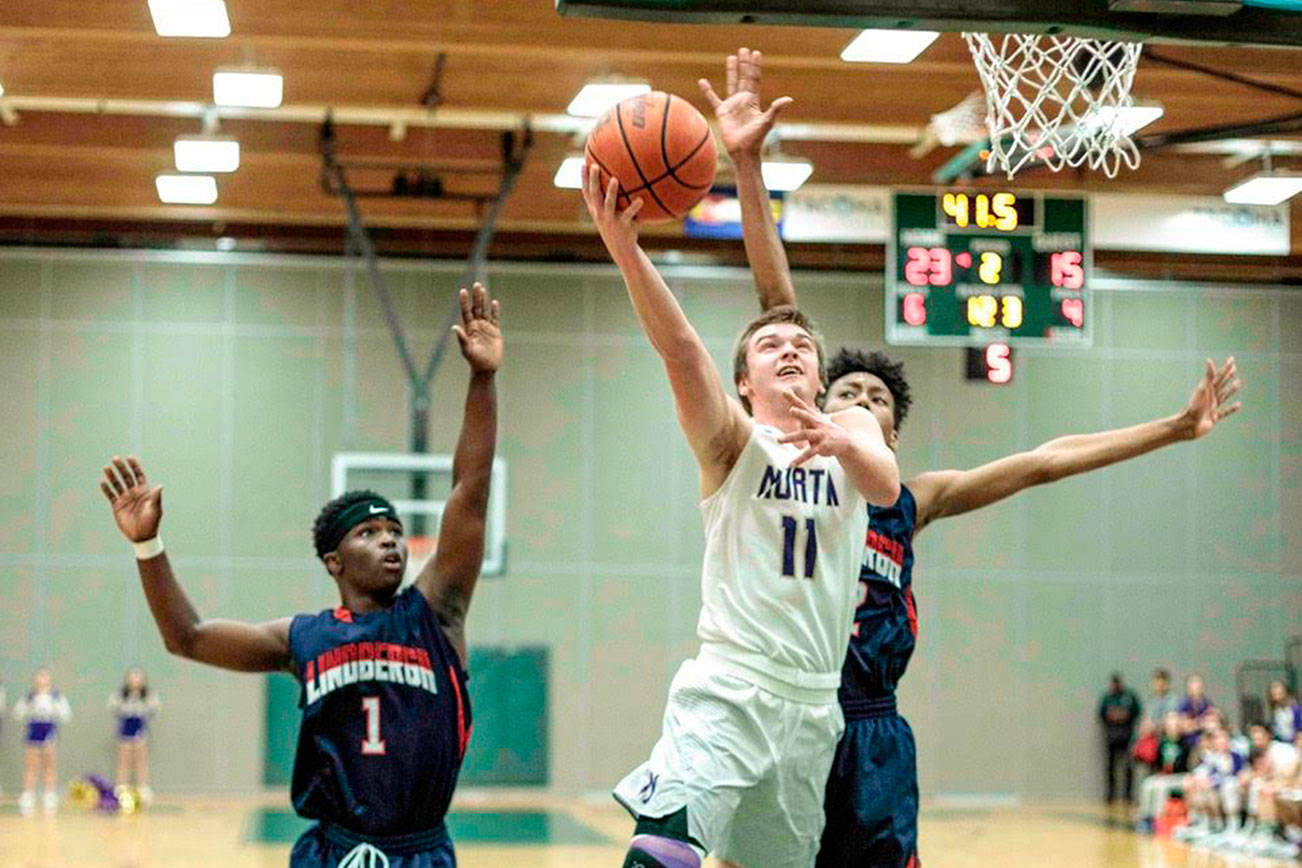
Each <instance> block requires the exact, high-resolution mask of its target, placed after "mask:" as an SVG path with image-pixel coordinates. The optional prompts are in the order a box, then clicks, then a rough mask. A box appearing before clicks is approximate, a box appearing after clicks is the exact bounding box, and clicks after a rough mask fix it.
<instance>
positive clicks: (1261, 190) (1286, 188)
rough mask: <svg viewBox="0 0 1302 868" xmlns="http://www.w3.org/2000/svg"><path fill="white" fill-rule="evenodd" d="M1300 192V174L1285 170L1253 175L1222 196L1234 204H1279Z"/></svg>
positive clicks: (1301, 187)
mask: <svg viewBox="0 0 1302 868" xmlns="http://www.w3.org/2000/svg"><path fill="white" fill-rule="evenodd" d="M1298 193H1302V175H1295V174H1289V173H1285V172H1274V173H1265V174H1261V175H1255V176H1253V177H1251V178H1249V179H1248V180H1246V181H1243V182H1241V183H1239V184H1235V185H1234V186H1233V187H1231V188H1230V189H1228V190H1226V191H1225V192H1224V193H1223V194H1222V196H1223V197H1224V198H1225V201H1226V202H1230V203H1232V204H1234V205H1279V204H1280V203H1282V202H1287V201H1288V200H1289V199H1292V198H1293V197H1294V196H1296V195H1297V194H1298Z"/></svg>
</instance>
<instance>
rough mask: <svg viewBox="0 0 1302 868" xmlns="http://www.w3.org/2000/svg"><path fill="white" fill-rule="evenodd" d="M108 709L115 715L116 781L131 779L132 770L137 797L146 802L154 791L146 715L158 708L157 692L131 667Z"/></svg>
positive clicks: (111, 695)
mask: <svg viewBox="0 0 1302 868" xmlns="http://www.w3.org/2000/svg"><path fill="white" fill-rule="evenodd" d="M108 707H109V711H111V712H113V715H114V716H115V717H116V718H117V722H118V725H117V734H118V774H117V779H116V783H117V784H119V785H122V784H130V783H132V780H131V775H132V771H133V770H134V772H135V785H136V790H137V791H138V792H139V793H140V801H141V802H142V803H144V804H149V802H151V801H152V800H153V797H154V793H153V791H152V790H151V789H150V788H149V744H148V741H147V738H146V736H147V735H148V732H149V719H150V718H151V717H153V716H154V714H155V713H157V711H158V694H157V693H154V692H153V691H151V690H150V689H149V682H148V681H147V680H146V678H145V673H144V671H143V670H141V669H138V668H132V669H128V670H127V674H126V675H125V676H123V679H122V687H121V688H119V689H118V690H115V691H113V693H112V694H110V695H109V700H108Z"/></svg>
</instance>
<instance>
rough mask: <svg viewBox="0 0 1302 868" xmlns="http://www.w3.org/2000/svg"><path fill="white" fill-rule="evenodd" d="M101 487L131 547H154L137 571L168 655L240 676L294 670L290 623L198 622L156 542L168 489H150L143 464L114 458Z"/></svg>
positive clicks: (142, 555) (141, 555)
mask: <svg viewBox="0 0 1302 868" xmlns="http://www.w3.org/2000/svg"><path fill="white" fill-rule="evenodd" d="M99 487H100V490H101V491H103V492H104V496H105V497H106V498H108V502H109V504H110V505H111V506H112V507H113V519H114V520H115V521H116V522H117V525H118V530H120V531H122V535H123V536H125V537H126V538H127V539H128V540H130V541H131V542H132V543H145V544H146V545H147V546H149V548H147V549H145V550H139V549H138V554H137V560H136V568H137V569H138V570H139V571H140V583H141V585H142V586H143V587H144V590H145V599H146V600H147V601H148V602H149V611H150V612H151V613H153V616H154V622H155V623H157V624H158V632H159V633H160V634H162V637H163V645H164V646H166V648H167V650H168V651H170V652H171V653H173V654H176V655H178V656H180V657H188V658H189V659H191V660H197V661H199V662H200V663H207V664H209V665H212V666H220V667H221V668H222V669H232V670H235V671H237V672H273V671H278V670H282V669H289V668H290V663H291V661H290V656H289V621H290V619H289V618H281V619H279V620H277V621H265V622H263V623H261V624H250V623H246V622H243V621H218V620H205V619H203V618H200V617H199V613H198V612H196V611H195V609H194V606H193V604H191V602H190V598H189V597H187V596H186V594H185V590H184V589H182V587H181V584H180V582H178V581H177V580H176V576H175V574H173V572H172V565H171V563H170V562H169V561H168V559H167V553H166V552H164V551H163V550H162V544H161V543H158V542H157V539H158V526H159V523H160V522H161V521H162V519H163V487H162V486H161V485H158V486H155V487H153V488H150V487H149V483H148V481H147V480H146V479H145V471H144V469H143V468H141V466H140V462H138V461H137V460H136V459H135V458H134V457H132V458H128V459H127V460H126V461H123V460H122V459H121V458H119V457H117V456H116V455H115V456H114V457H113V463H112V465H107V464H106V465H105V466H104V478H103V479H101V480H100V483H99Z"/></svg>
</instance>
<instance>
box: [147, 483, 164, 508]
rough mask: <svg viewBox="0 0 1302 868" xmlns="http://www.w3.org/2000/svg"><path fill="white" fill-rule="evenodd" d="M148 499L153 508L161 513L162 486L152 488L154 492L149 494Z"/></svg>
mask: <svg viewBox="0 0 1302 868" xmlns="http://www.w3.org/2000/svg"><path fill="white" fill-rule="evenodd" d="M149 499H150V500H152V501H153V502H154V506H156V507H157V508H158V511H159V512H162V511H163V486H161V485H156V486H154V490H153V491H151V492H149Z"/></svg>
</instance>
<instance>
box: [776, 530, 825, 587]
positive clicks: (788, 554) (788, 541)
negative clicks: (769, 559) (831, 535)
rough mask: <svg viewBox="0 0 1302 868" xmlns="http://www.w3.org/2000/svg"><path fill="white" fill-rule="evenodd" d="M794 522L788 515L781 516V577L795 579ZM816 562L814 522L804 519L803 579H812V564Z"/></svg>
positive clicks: (816, 547)
mask: <svg viewBox="0 0 1302 868" xmlns="http://www.w3.org/2000/svg"><path fill="white" fill-rule="evenodd" d="M797 528H798V525H797V524H796V520H795V519H794V518H792V517H791V516H789V515H784V516H782V575H784V576H786V577H787V578H791V579H794V578H795V577H796V530H797ZM817 561H818V535H817V534H816V533H815V532H814V520H813V519H812V518H807V519H805V578H807V579H812V578H813V577H814V564H815V563H816V562H817Z"/></svg>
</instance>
